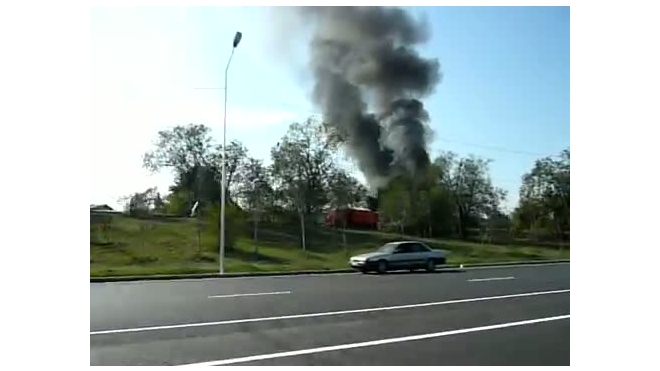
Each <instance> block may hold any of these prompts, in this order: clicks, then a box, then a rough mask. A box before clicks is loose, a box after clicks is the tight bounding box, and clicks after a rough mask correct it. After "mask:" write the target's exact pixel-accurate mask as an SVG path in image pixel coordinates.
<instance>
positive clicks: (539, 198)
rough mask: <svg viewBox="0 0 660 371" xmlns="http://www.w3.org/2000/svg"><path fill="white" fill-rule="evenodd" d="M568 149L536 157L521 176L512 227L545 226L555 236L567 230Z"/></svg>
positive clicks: (569, 177) (568, 223)
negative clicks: (554, 155)
mask: <svg viewBox="0 0 660 371" xmlns="http://www.w3.org/2000/svg"><path fill="white" fill-rule="evenodd" d="M570 158H571V154H570V150H569V149H566V150H564V151H562V152H561V153H560V154H559V156H557V158H556V159H555V158H553V157H545V158H542V159H539V160H537V161H536V162H535V163H534V167H533V168H532V170H531V171H530V172H529V173H526V174H525V175H524V176H523V183H522V186H521V187H520V201H519V205H518V207H517V208H516V210H515V211H514V220H515V223H516V228H517V229H518V230H520V229H531V230H534V229H537V228H543V229H548V230H549V231H550V232H551V233H553V234H555V235H556V236H557V237H559V238H563V237H564V234H565V233H566V232H567V231H568V230H569V229H570V215H571V214H570V181H571V165H570Z"/></svg>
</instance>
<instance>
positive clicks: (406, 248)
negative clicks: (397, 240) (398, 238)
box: [394, 243, 412, 254]
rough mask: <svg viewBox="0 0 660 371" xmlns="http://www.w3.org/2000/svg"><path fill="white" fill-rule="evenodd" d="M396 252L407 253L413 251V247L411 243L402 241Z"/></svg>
mask: <svg viewBox="0 0 660 371" xmlns="http://www.w3.org/2000/svg"><path fill="white" fill-rule="evenodd" d="M394 252H395V253H396V254H405V253H409V252H412V250H411V248H410V244H409V243H402V244H401V245H399V246H398V247H397V248H396V250H394Z"/></svg>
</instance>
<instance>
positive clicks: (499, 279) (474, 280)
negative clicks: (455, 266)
mask: <svg viewBox="0 0 660 371" xmlns="http://www.w3.org/2000/svg"><path fill="white" fill-rule="evenodd" d="M515 279H516V277H513V276H509V277H490V278H472V279H469V280H468V282H482V281H501V280H515Z"/></svg>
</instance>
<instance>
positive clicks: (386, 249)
mask: <svg viewBox="0 0 660 371" xmlns="http://www.w3.org/2000/svg"><path fill="white" fill-rule="evenodd" d="M397 246H398V244H395V243H386V244H385V245H383V246H381V247H379V248H378V252H380V253H386V254H391V253H392V251H394V248H395V247H397Z"/></svg>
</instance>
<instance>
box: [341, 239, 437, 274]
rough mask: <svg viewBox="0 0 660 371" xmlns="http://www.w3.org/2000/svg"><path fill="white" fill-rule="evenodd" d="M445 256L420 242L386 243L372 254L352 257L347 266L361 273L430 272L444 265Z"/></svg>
mask: <svg viewBox="0 0 660 371" xmlns="http://www.w3.org/2000/svg"><path fill="white" fill-rule="evenodd" d="M446 255H447V252H446V251H442V250H434V249H431V248H430V247H428V246H427V245H425V244H424V243H422V242H417V241H397V242H390V243H387V244H385V245H383V246H381V247H380V248H378V250H376V251H374V252H371V253H367V254H362V255H357V256H353V257H351V259H350V261H349V264H350V266H351V267H352V268H355V269H358V270H360V271H362V272H363V273H366V272H368V271H371V270H375V271H377V272H378V273H385V272H387V271H389V270H399V269H410V270H411V271H412V270H415V269H426V270H427V271H429V272H432V271H434V270H435V267H436V266H437V265H442V264H445V263H446V261H447V259H446Z"/></svg>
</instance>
